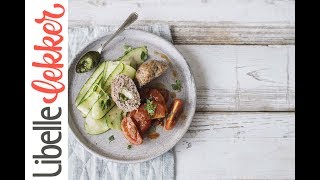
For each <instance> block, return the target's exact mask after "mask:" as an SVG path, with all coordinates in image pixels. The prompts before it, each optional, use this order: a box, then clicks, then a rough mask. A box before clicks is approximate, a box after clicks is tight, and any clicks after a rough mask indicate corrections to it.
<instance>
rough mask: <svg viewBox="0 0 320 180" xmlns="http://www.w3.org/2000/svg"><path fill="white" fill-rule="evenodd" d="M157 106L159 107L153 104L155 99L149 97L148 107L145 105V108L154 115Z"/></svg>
mask: <svg viewBox="0 0 320 180" xmlns="http://www.w3.org/2000/svg"><path fill="white" fill-rule="evenodd" d="M156 108H157V105H156V104H153V101H150V100H149V99H147V105H146V107H144V109H145V110H147V111H148V114H149V115H151V116H153V114H154V112H155V110H156Z"/></svg>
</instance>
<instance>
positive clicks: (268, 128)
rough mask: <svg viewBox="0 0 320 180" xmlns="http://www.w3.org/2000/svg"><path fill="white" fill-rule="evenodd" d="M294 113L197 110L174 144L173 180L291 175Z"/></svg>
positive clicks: (263, 177) (280, 176) (287, 176)
mask: <svg viewBox="0 0 320 180" xmlns="http://www.w3.org/2000/svg"><path fill="white" fill-rule="evenodd" d="M294 119H295V115H294V113H293V112H278V113H276V112H272V113H261V112H255V113H253V112H250V113H247V112H242V113H231V112H229V113H228V112H197V113H196V115H195V117H194V119H193V122H192V124H191V127H190V129H189V131H188V132H187V133H186V134H185V136H184V137H183V138H182V140H181V141H180V142H179V143H178V144H177V145H176V146H175V152H176V159H177V161H176V163H177V166H176V172H177V174H176V175H177V176H176V179H177V180H189V179H190V180H191V179H201V180H207V179H294V178H295V145H294V144H295V120H294Z"/></svg>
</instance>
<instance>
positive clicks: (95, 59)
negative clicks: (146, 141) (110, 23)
mask: <svg viewBox="0 0 320 180" xmlns="http://www.w3.org/2000/svg"><path fill="white" fill-rule="evenodd" d="M137 19H138V14H137V13H136V12H134V13H131V14H130V16H129V17H128V18H127V19H126V20H125V21H124V22H123V23H122V25H121V26H120V27H119V28H118V30H117V31H116V32H115V33H113V35H112V36H111V37H110V38H109V39H108V40H107V41H106V42H105V43H104V44H102V45H101V46H100V47H99V48H98V49H97V50H92V51H88V52H87V53H86V54H84V55H83V56H82V57H81V58H80V59H79V61H78V63H77V65H76V72H77V73H84V72H88V71H90V70H91V69H92V68H94V67H95V66H96V65H98V63H99V61H100V57H101V52H102V50H103V49H104V48H105V47H106V45H107V44H108V43H110V42H111V41H112V40H113V39H114V38H115V37H116V36H117V35H119V34H120V33H122V32H123V31H124V30H125V28H126V27H128V26H129V25H130V24H132V23H133V22H134V21H136V20H137Z"/></svg>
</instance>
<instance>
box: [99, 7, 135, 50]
mask: <svg viewBox="0 0 320 180" xmlns="http://www.w3.org/2000/svg"><path fill="white" fill-rule="evenodd" d="M137 19H138V14H137V13H136V12H133V13H131V14H130V16H129V17H128V18H127V19H126V20H125V21H124V22H123V23H122V25H121V26H120V27H119V28H118V30H117V31H116V32H115V33H113V35H112V36H111V37H110V38H109V39H108V41H107V42H105V43H104V44H103V45H102V46H101V47H100V48H99V49H98V52H99V53H101V51H102V50H103V49H104V48H105V47H106V45H107V44H108V43H109V42H110V41H111V40H112V39H113V38H114V37H116V36H117V35H118V34H120V33H122V32H123V31H124V30H125V28H126V27H128V26H129V25H130V24H132V23H133V22H134V21H136V20H137Z"/></svg>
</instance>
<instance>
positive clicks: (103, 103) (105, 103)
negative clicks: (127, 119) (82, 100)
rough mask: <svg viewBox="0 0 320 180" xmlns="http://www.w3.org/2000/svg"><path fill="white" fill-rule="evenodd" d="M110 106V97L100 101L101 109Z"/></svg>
mask: <svg viewBox="0 0 320 180" xmlns="http://www.w3.org/2000/svg"><path fill="white" fill-rule="evenodd" d="M110 106H111V100H110V99H107V100H106V101H104V100H102V101H101V102H100V107H101V109H106V108H108V107H110Z"/></svg>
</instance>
